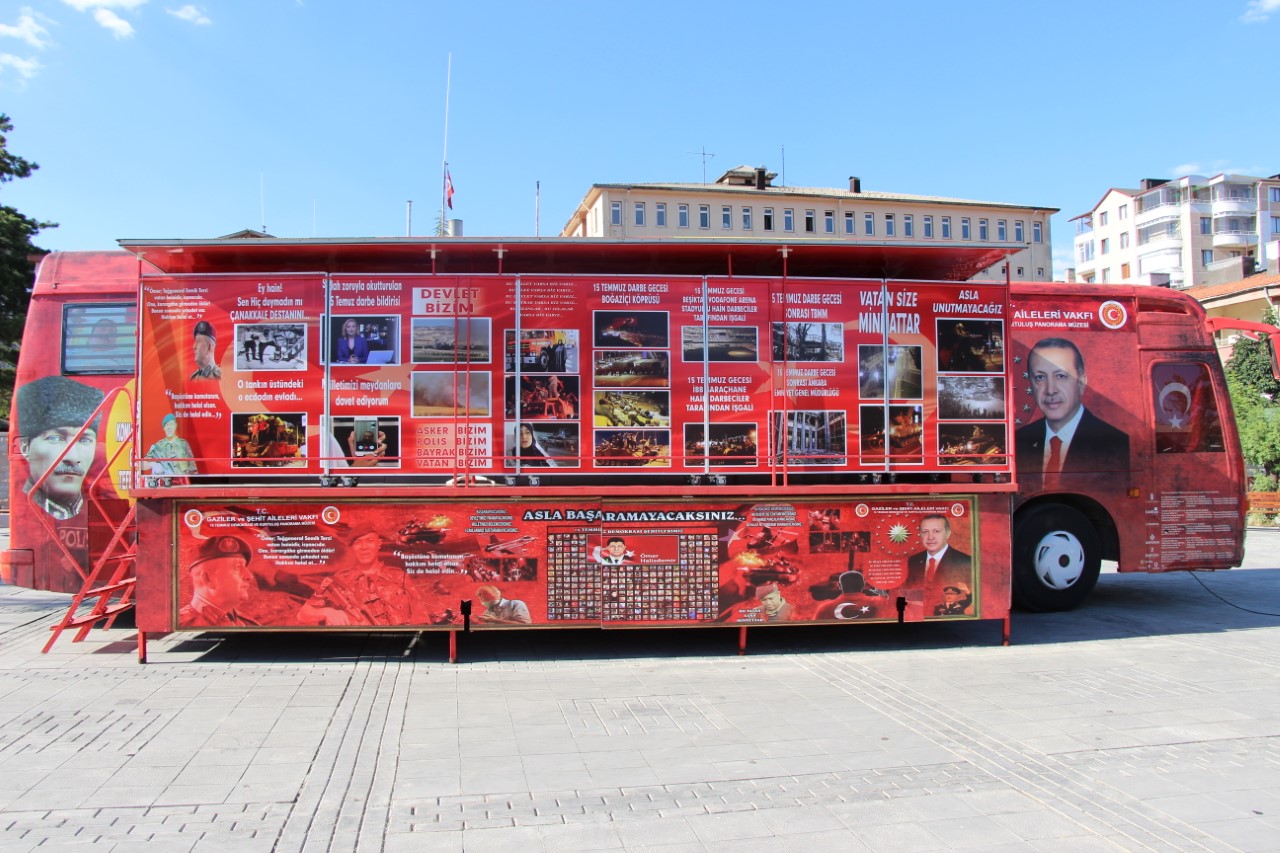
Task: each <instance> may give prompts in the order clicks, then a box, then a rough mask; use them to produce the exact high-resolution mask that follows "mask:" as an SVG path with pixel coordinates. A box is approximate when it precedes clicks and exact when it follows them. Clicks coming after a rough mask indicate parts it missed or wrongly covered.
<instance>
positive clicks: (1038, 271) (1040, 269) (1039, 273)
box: [1036, 267, 1044, 278]
mask: <svg viewBox="0 0 1280 853" xmlns="http://www.w3.org/2000/svg"><path fill="white" fill-rule="evenodd" d="M1036 278H1044V267H1036Z"/></svg>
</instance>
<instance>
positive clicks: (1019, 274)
mask: <svg viewBox="0 0 1280 853" xmlns="http://www.w3.org/2000/svg"><path fill="white" fill-rule="evenodd" d="M1023 275H1024V273H1023V271H1022V267H1018V271H1017V276H1018V278H1022V276H1023Z"/></svg>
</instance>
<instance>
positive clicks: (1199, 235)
mask: <svg viewBox="0 0 1280 853" xmlns="http://www.w3.org/2000/svg"><path fill="white" fill-rule="evenodd" d="M1072 221H1073V222H1074V223H1075V236H1074V238H1073V241H1072V242H1073V244H1074V249H1075V269H1076V277H1077V279H1078V280H1080V281H1084V282H1092V283H1098V284H1101V283H1106V282H1113V283H1121V282H1123V283H1125V284H1155V285H1163V286H1166V287H1177V288H1185V287H1191V286H1192V285H1196V284H1206V283H1209V282H1212V281H1216V280H1220V279H1231V278H1237V279H1238V278H1241V277H1243V276H1246V275H1249V274H1250V273H1252V272H1253V271H1254V268H1255V265H1257V264H1258V263H1259V258H1260V254H1259V252H1260V249H1261V247H1264V246H1266V245H1267V243H1269V242H1270V241H1272V240H1275V239H1276V235H1277V234H1280V175H1272V176H1271V177H1270V178H1255V177H1251V176H1248V175H1229V174H1221V175H1215V176H1213V177H1211V178H1206V177H1204V176H1201V175H1186V176H1184V177H1181V178H1177V179H1174V180H1156V179H1147V180H1144V181H1142V183H1141V185H1140V186H1139V187H1138V188H1137V189H1119V188H1112V189H1109V190H1107V192H1106V193H1105V194H1104V195H1103V196H1102V199H1101V200H1100V201H1099V202H1098V203H1097V204H1096V205H1094V207H1093V209H1092V210H1090V211H1089V212H1088V213H1085V214H1081V215H1080V216H1077V217H1075V218H1074V219H1073V220H1072Z"/></svg>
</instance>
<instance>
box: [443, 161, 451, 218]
mask: <svg viewBox="0 0 1280 853" xmlns="http://www.w3.org/2000/svg"><path fill="white" fill-rule="evenodd" d="M444 201H445V204H447V205H449V209H450V210H453V178H451V177H449V170H448V169H445V170H444Z"/></svg>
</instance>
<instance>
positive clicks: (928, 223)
mask: <svg viewBox="0 0 1280 853" xmlns="http://www.w3.org/2000/svg"><path fill="white" fill-rule="evenodd" d="M924 236H925V239H926V240H932V239H933V217H932V216H926V217H925V218H924Z"/></svg>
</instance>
